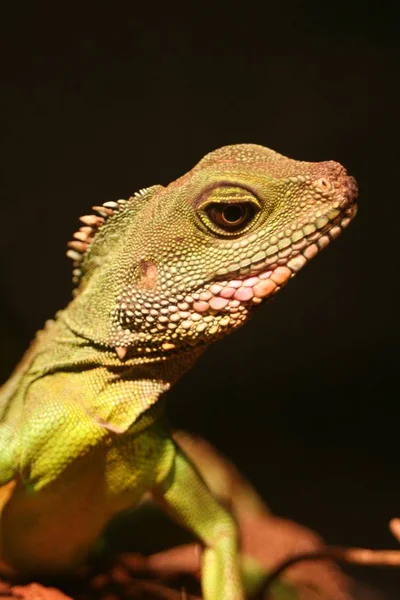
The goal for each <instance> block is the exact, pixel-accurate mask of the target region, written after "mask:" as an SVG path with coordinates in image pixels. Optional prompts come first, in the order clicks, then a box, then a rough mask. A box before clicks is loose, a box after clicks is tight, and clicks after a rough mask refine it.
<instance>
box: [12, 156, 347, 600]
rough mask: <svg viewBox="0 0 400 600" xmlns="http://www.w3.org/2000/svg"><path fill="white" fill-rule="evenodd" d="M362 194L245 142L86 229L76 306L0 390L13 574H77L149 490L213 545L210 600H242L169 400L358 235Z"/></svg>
mask: <svg viewBox="0 0 400 600" xmlns="http://www.w3.org/2000/svg"><path fill="white" fill-rule="evenodd" d="M356 193H357V191H356V184H355V181H354V179H352V178H351V177H349V176H348V175H347V173H346V171H345V170H344V168H343V167H342V166H341V165H339V164H338V163H335V162H322V163H307V162H299V161H294V160H291V159H288V158H285V157H284V156H281V155H279V154H277V153H276V152H273V151H272V150H269V149H267V148H263V147H261V146H256V145H248V144H243V145H237V146H228V147H225V148H221V149H219V150H216V151H215V152H212V153H210V154H208V155H207V156H206V157H205V158H203V160H201V161H200V163H199V164H198V165H197V166H196V167H195V168H194V169H192V170H191V171H190V172H189V173H187V174H186V175H184V176H183V177H181V178H180V179H178V180H177V181H175V182H173V183H171V184H170V185H169V186H167V187H162V186H153V187H151V188H148V189H145V190H141V191H140V192H138V193H137V194H135V196H134V197H132V198H129V200H118V201H117V202H106V203H105V204H104V205H103V206H100V207H94V208H95V209H96V212H97V214H96V215H86V216H84V217H82V218H81V221H82V223H83V225H82V227H81V228H80V229H79V231H77V232H76V233H75V235H74V240H73V241H72V242H70V243H69V250H68V255H69V256H70V257H71V258H72V259H73V261H74V272H73V276H74V283H75V285H76V288H75V291H74V299H73V300H72V301H71V303H70V304H69V305H68V306H67V307H66V309H64V310H63V311H60V312H59V313H58V314H57V315H56V318H55V320H53V321H49V322H47V324H46V326H45V328H44V330H43V331H42V332H40V333H39V334H38V335H37V337H36V340H35V341H34V343H33V345H32V346H31V348H30V349H29V351H28V352H27V354H26V355H25V357H24V358H23V360H22V362H21V363H20V365H19V366H18V367H17V369H16V371H15V372H14V374H13V375H12V376H11V378H10V380H9V382H8V383H7V384H5V386H4V387H3V388H2V391H1V394H0V486H2V487H0V510H1V522H0V526H1V527H0V567H1V568H2V570H3V572H6V573H7V572H8V573H13V574H23V575H25V574H28V575H29V574H31V575H35V574H40V573H59V572H63V571H66V570H68V569H72V568H73V567H74V566H75V565H76V564H78V563H79V562H80V561H82V560H83V559H84V558H85V557H86V556H87V554H88V552H89V551H90V549H91V547H93V545H94V544H95V543H96V540H97V539H98V538H99V536H100V535H101V532H102V530H103V528H104V526H105V525H106V523H107V522H108V521H109V520H110V519H111V518H112V517H113V516H114V515H116V514H117V513H119V512H120V511H122V510H124V509H126V508H129V507H131V506H134V505H135V504H136V503H137V502H138V501H139V500H140V499H141V498H142V496H143V494H144V493H145V492H151V493H152V494H153V496H154V497H155V498H156V499H158V500H159V501H160V503H162V504H163V505H166V506H167V508H168V510H169V511H170V512H171V513H173V514H175V515H176V517H177V518H178V519H179V520H180V521H181V522H182V523H183V524H184V525H186V526H187V527H188V528H189V529H190V530H191V531H192V532H193V533H194V534H195V535H196V536H198V537H199V538H200V539H201V540H202V542H203V544H204V546H205V550H204V556H203V569H202V584H203V592H204V597H205V598H206V599H207V600H211V599H212V600H222V599H224V600H233V599H235V600H240V599H241V598H243V591H242V585H241V581H240V574H239V568H238V559H237V532H236V526H235V524H234V522H233V519H232V517H231V516H230V514H229V513H228V512H227V511H226V510H225V509H223V508H222V507H221V506H220V505H219V503H218V502H217V501H216V500H215V499H214V498H213V496H212V494H211V493H210V491H209V490H208V488H207V487H206V485H205V484H204V482H203V480H202V479H201V477H200V476H199V475H198V472H197V470H196V469H195V468H193V466H192V464H191V462H190V460H189V459H188V458H187V457H186V455H185V454H184V452H183V451H182V450H180V448H179V447H178V445H177V444H176V443H175V442H174V441H173V440H172V439H171V436H170V433H169V430H168V426H167V424H166V423H165V421H164V410H163V409H164V401H163V400H164V395H165V392H166V391H167V390H168V389H169V388H170V386H171V385H172V384H173V383H174V382H175V381H176V380H177V379H178V378H179V377H180V376H181V375H182V373H184V372H185V371H186V370H187V369H188V368H189V367H190V366H191V365H192V363H193V362H194V361H195V359H196V358H197V357H198V356H199V354H200V353H201V352H202V351H203V350H204V348H205V347H206V346H207V344H208V343H210V342H212V341H214V340H217V339H219V338H221V337H222V336H223V335H225V334H227V333H230V332H231V331H234V330H235V329H236V328H237V327H239V326H241V325H242V324H243V323H245V322H246V320H247V319H248V318H249V317H250V316H251V314H252V313H253V311H254V310H255V309H256V308H257V307H259V306H260V305H261V304H262V303H263V301H264V300H266V299H268V298H269V297H271V296H272V295H274V294H276V292H277V291H279V289H280V288H281V287H283V286H284V285H285V284H286V283H287V282H288V280H289V279H290V278H291V277H293V276H294V275H295V274H296V273H297V272H298V271H299V270H300V269H301V268H302V267H303V266H304V265H305V264H306V263H307V261H308V260H309V259H310V258H312V257H313V256H315V255H316V254H317V253H318V252H319V250H320V249H322V248H325V246H326V245H327V244H328V243H329V242H330V240H331V239H334V238H335V237H336V236H337V235H338V234H339V233H340V232H341V230H342V228H343V227H346V226H347V225H348V223H349V222H350V220H351V218H352V217H353V216H354V214H355V210H356V208H355V197H356Z"/></svg>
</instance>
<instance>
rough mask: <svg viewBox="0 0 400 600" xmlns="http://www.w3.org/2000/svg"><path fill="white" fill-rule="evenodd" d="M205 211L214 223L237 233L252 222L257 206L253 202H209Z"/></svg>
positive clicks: (227, 230)
mask: <svg viewBox="0 0 400 600" xmlns="http://www.w3.org/2000/svg"><path fill="white" fill-rule="evenodd" d="M205 212H206V213H207V216H208V218H209V219H210V221H211V222H212V224H213V225H215V226H217V227H218V228H220V229H223V230H224V231H225V232H227V233H235V232H238V231H241V230H243V229H245V228H246V227H247V226H248V225H249V224H250V223H251V221H252V220H253V218H254V216H255V214H256V208H255V206H254V204H253V203H251V202H218V203H213V204H209V205H208V206H207V207H206V209H205Z"/></svg>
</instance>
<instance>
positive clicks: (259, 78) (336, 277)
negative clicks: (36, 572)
mask: <svg viewBox="0 0 400 600" xmlns="http://www.w3.org/2000/svg"><path fill="white" fill-rule="evenodd" d="M33 4H34V5H33ZM33 4H32V3H29V5H28V3H26V6H25V5H22V4H18V5H17V4H14V5H10V6H9V7H8V9H7V10H6V11H4V10H3V15H2V18H1V29H2V33H1V39H2V41H1V43H2V45H3V49H2V51H1V61H2V85H1V91H0V106H1V110H0V114H1V132H2V133H1V151H2V157H1V168H2V169H4V175H3V177H2V180H1V196H0V197H1V236H0V248H1V257H2V264H1V270H0V285H1V299H0V303H1V304H0V306H1V310H0V351H1V362H0V367H1V377H2V379H5V378H6V376H7V374H8V373H9V371H10V369H11V367H12V366H13V364H14V363H15V362H16V361H17V360H18V358H19V356H20V354H21V352H22V351H23V349H24V348H25V346H26V344H27V343H28V341H29V339H30V338H31V337H32V335H33V333H34V331H35V330H36V329H37V328H39V327H40V326H41V325H42V323H43V321H44V320H45V319H46V318H48V317H49V316H52V315H53V314H54V312H55V311H56V310H57V308H59V307H62V306H64V305H65V304H66V303H67V302H68V300H69V297H70V264H69V261H67V259H66V258H65V257H64V250H65V243H66V241H67V240H68V239H69V238H70V237H71V232H73V231H74V230H75V228H76V224H77V217H78V216H79V215H80V214H84V213H86V212H87V210H88V208H89V207H90V206H91V205H92V204H101V203H102V202H105V201H107V200H112V199H116V198H119V197H124V196H125V197H126V196H127V195H129V194H131V193H133V192H134V191H136V190H137V189H139V188H141V187H145V186H148V185H152V184H154V183H162V184H166V183H168V182H169V181H171V180H172V179H175V178H176V177H177V176H179V175H181V174H182V173H184V172H186V171H187V170H188V169H189V168H190V167H191V166H192V165H193V164H194V163H195V162H196V161H197V160H199V159H200V158H201V157H202V156H203V155H204V154H205V153H206V152H208V151H210V150H212V149H214V148H216V147H219V146H221V145H225V144H230V143H238V142H253V143H260V144H263V145H267V146H270V147H272V148H274V149H276V150H278V151H280V152H282V153H283V154H286V155H288V156H292V157H294V158H298V159H303V160H311V161H312V160H325V159H335V160H338V161H340V162H342V163H343V164H344V165H345V166H346V167H347V168H348V170H349V171H350V173H351V174H353V175H354V176H355V177H356V178H357V179H358V181H359V185H360V210H359V215H358V216H357V219H356V221H355V222H354V224H353V225H352V226H351V227H350V228H349V229H348V230H347V231H346V232H345V234H344V235H343V236H341V237H340V238H339V239H338V240H337V241H336V242H335V243H334V244H332V245H331V246H330V247H329V248H328V249H327V250H326V251H324V252H323V254H322V255H321V256H319V257H318V258H317V259H315V261H312V263H311V264H310V265H309V266H308V267H307V269H305V270H304V271H303V272H302V273H301V276H299V277H297V278H296V279H295V280H294V281H293V282H291V284H290V285H289V286H288V287H287V289H286V290H285V291H284V292H283V293H281V294H279V296H278V298H277V299H276V300H275V301H274V302H271V303H270V304H269V305H268V306H267V307H265V309H264V310H263V311H261V312H260V313H258V315H257V316H256V318H254V320H253V321H252V322H251V324H249V325H248V326H247V327H246V328H244V329H242V330H241V331H240V332H238V333H237V334H235V335H234V336H232V337H230V338H227V339H226V340H224V341H222V342H220V343H219V344H217V345H215V346H214V347H213V348H210V349H209V351H208V352H207V353H206V355H204V357H203V358H202V359H201V361H200V363H199V364H198V365H197V368H196V369H194V370H193V371H192V372H190V373H188V374H187V376H186V377H185V378H184V379H183V380H182V381H181V382H180V383H179V384H178V385H177V386H176V387H175V389H174V391H173V392H172V393H171V402H170V412H171V418H172V419H173V421H174V423H175V424H177V425H182V426H185V427H189V428H191V429H192V430H195V431H197V432H199V433H201V434H202V435H204V436H205V437H207V438H209V439H210V440H212V441H213V442H214V443H215V444H216V445H217V446H218V447H219V448H221V449H222V450H223V451H224V452H226V453H227V454H228V455H229V456H230V457H231V458H232V459H233V460H234V461H235V463H236V464H238V466H239V467H240V468H241V469H242V471H243V472H245V473H246V474H247V476H248V477H249V478H250V479H251V480H252V481H253V482H254V484H255V485H256V486H257V488H258V489H259V490H260V491H261V493H262V494H263V495H264V497H265V498H267V499H268V501H269V503H270V505H271V507H272V508H273V510H274V511H276V512H277V513H279V514H282V515H285V516H290V517H292V518H295V519H297V520H299V521H301V522H303V523H305V524H307V525H309V526H310V527H313V528H316V529H317V530H318V531H319V532H320V533H322V534H323V535H324V536H326V538H327V539H328V540H329V541H330V542H332V543H340V544H358V545H363V544H365V545H369V546H374V547H381V546H386V547H396V546H395V544H394V542H393V541H392V539H391V536H390V535H389V533H388V531H387V522H388V520H389V519H390V518H391V517H392V516H396V515H397V516H400V483H399V468H398V466H399V462H400V461H399V448H398V439H399V435H398V434H399V416H400V411H399V407H398V401H397V399H398V391H397V388H398V385H397V380H398V351H397V339H396V338H397V337H398V330H399V317H398V311H397V310H396V306H397V303H396V299H398V283H397V277H398V257H397V256H398V255H397V246H398V239H399V235H398V224H399V209H398V204H399V199H398V195H399V193H398V187H399V186H398V161H399V141H398V140H399V133H400V131H399V129H400V128H399V113H398V107H399V94H398V91H397V89H396V88H397V84H398V79H399V44H398V35H399V26H398V21H397V15H396V13H395V3H393V4H388V3H379V4H378V3H376V4H374V3H370V4H369V5H368V6H367V5H365V4H363V5H362V4H360V5H356V4H349V5H348V4H345V3H340V2H335V3H334V6H333V3H331V4H329V3H325V2H317V1H301V0H299V1H297V2H296V1H295V0H288V1H284V2H281V3H278V2H274V3H268V2H265V3H264V4H263V6H262V8H257V7H256V5H255V4H254V3H248V5H246V3H240V4H239V5H238V6H236V7H235V6H234V5H233V4H231V5H229V6H226V7H224V8H223V7H222V5H216V4H212V3H210V4H206V3H204V4H200V3H196V4H191V5H190V6H189V5H188V6H186V8H185V9H184V8H183V7H178V6H174V5H172V4H168V6H165V5H164V6H163V7H162V8H161V7H159V6H156V5H154V4H152V3H149V5H148V6H144V5H140V6H139V5H138V4H135V3H131V4H130V5H123V4H120V3H118V2H116V3H97V4H96V5H95V4H93V7H92V9H89V8H88V5H85V4H84V3H82V4H83V6H81V7H80V8H79V9H77V10H76V11H75V12H73V13H72V12H70V8H69V6H70V5H69V4H68V3H64V4H63V5H61V4H60V5H59V4H55V3H50V2H48V3H33ZM367 9H368V10H367ZM160 11H161V12H160ZM396 269H397V270H396ZM396 296H397V298H396ZM357 575H358V576H359V577H360V578H361V579H364V580H369V581H370V582H371V583H372V585H378V586H380V588H381V589H382V590H383V589H386V590H387V592H386V594H389V593H390V590H396V589H397V588H398V589H400V576H399V574H398V573H394V572H387V571H375V572H370V571H365V570H359V571H357ZM392 593H394V595H393V598H395V597H396V598H397V594H396V592H395V591H394V592H392ZM382 597H384V598H389V597H392V596H389V595H386V596H382Z"/></svg>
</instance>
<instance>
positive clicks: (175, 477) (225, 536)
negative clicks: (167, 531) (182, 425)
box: [154, 450, 244, 600]
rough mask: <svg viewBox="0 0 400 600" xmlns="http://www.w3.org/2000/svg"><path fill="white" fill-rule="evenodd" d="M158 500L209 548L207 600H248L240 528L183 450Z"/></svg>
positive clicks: (206, 553) (205, 580) (205, 556)
mask: <svg viewBox="0 0 400 600" xmlns="http://www.w3.org/2000/svg"><path fill="white" fill-rule="evenodd" d="M154 496H155V498H156V499H157V500H158V501H160V503H161V504H162V505H163V506H164V507H166V509H167V511H168V512H169V513H170V514H172V516H174V517H175V518H176V519H177V520H179V521H180V523H182V524H183V525H184V526H185V527H186V528H187V529H189V530H190V531H191V532H192V533H193V534H194V535H196V536H197V537H198V538H199V539H200V540H201V542H202V543H203V544H204V546H205V548H204V551H203V556H202V576H201V582H202V588H203V595H204V600H244V592H243V586H242V582H241V577H240V567H239V555H238V532H237V527H236V524H235V522H234V520H233V518H232V516H231V515H230V514H229V512H227V511H226V510H225V509H224V508H223V507H222V506H221V505H220V504H219V503H218V502H217V500H216V499H215V498H214V497H213V496H212V494H211V492H210V491H209V489H208V488H207V486H206V485H205V483H204V481H203V480H202V478H201V477H200V475H199V474H198V472H197V471H196V469H195V468H194V466H193V465H192V464H191V462H190V461H189V459H188V458H187V457H186V456H185V455H184V454H183V453H182V452H181V451H180V450H177V453H176V456H175V460H174V465H173V467H172V470H171V472H170V474H169V476H168V478H167V479H166V480H165V482H164V483H163V484H162V485H161V487H160V488H158V489H157V491H156V493H155V494H154Z"/></svg>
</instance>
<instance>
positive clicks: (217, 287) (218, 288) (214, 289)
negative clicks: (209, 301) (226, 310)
mask: <svg viewBox="0 0 400 600" xmlns="http://www.w3.org/2000/svg"><path fill="white" fill-rule="evenodd" d="M221 290H222V286H221V285H218V284H216V283H213V285H212V286H211V287H210V292H211V293H212V295H213V296H218V294H219V293H220V291H221Z"/></svg>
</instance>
